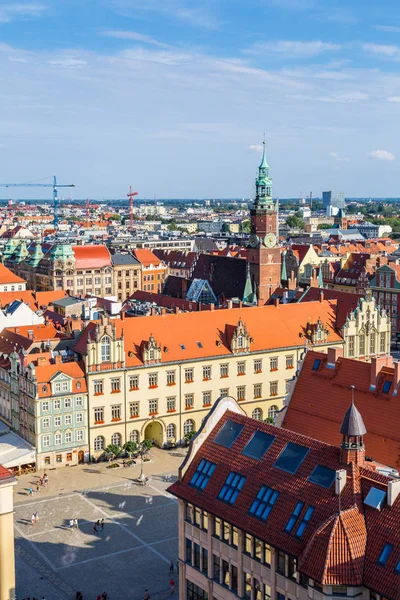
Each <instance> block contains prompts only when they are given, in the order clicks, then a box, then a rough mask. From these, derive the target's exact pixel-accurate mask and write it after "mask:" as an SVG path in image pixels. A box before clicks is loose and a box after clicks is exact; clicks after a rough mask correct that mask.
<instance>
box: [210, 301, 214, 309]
mask: <svg viewBox="0 0 400 600" xmlns="http://www.w3.org/2000/svg"><path fill="white" fill-rule="evenodd" d="M214 309H215V304H214V302H211V304H210V310H211V311H213V310H214Z"/></svg>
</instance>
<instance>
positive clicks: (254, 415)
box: [251, 408, 262, 421]
mask: <svg viewBox="0 0 400 600" xmlns="http://www.w3.org/2000/svg"><path fill="white" fill-rule="evenodd" d="M251 417H252V418H253V419H256V421H262V410H261V408H255V409H254V410H253V412H252V413H251Z"/></svg>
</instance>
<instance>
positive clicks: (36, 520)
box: [31, 512, 39, 525]
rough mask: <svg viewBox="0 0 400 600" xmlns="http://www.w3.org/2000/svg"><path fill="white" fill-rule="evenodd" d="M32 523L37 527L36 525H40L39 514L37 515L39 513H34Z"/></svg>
mask: <svg viewBox="0 0 400 600" xmlns="http://www.w3.org/2000/svg"><path fill="white" fill-rule="evenodd" d="M31 523H32V525H36V523H39V513H37V512H35V513H32V516H31Z"/></svg>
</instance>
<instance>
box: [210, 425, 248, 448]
mask: <svg viewBox="0 0 400 600" xmlns="http://www.w3.org/2000/svg"><path fill="white" fill-rule="evenodd" d="M242 429H243V425H240V424H239V423H235V421H230V420H229V419H228V420H227V421H225V423H224V424H223V426H222V428H221V429H220V431H219V432H218V433H217V435H216V436H215V438H214V442H215V443H216V444H219V445H220V446H225V448H230V447H231V446H232V444H233V442H234V441H235V440H236V438H237V437H238V435H239V434H240V432H241V431H242Z"/></svg>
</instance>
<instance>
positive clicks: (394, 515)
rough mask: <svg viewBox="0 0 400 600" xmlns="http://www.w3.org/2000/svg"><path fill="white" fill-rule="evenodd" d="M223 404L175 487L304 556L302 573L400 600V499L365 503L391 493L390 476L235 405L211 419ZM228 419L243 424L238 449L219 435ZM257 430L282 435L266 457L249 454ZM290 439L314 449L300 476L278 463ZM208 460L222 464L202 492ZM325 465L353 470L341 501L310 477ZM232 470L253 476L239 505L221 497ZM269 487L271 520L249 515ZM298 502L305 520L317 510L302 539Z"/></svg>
mask: <svg viewBox="0 0 400 600" xmlns="http://www.w3.org/2000/svg"><path fill="white" fill-rule="evenodd" d="M221 401H222V402H223V401H224V400H223V399H222V400H221ZM217 406H218V405H216V406H214V408H213V410H212V411H211V412H210V413H209V415H208V417H207V418H206V420H205V422H203V425H202V427H201V429H200V431H199V438H198V440H195V441H194V442H192V444H191V447H190V449H189V454H188V456H187V458H186V459H185V462H184V464H183V466H184V470H183V469H182V468H181V470H180V473H179V479H178V480H177V481H176V482H175V483H174V484H173V485H172V486H171V487H170V488H169V490H168V491H169V492H171V493H172V494H174V495H176V496H177V497H179V498H181V499H183V500H185V501H187V502H190V503H193V504H194V505H195V506H198V507H200V508H202V509H204V510H206V511H209V512H210V513H211V514H213V515H215V516H217V517H220V518H221V519H224V520H226V521H227V522H229V523H231V524H232V525H235V526H236V527H238V528H240V529H242V530H243V531H245V532H248V533H250V534H251V535H254V536H256V537H257V538H259V539H262V540H264V541H266V542H267V543H268V544H270V545H272V546H273V547H274V548H278V549H280V550H283V551H284V552H285V553H287V554H289V555H291V556H295V557H297V558H298V565H299V566H298V568H299V571H300V572H301V573H304V574H306V575H308V576H310V577H312V578H315V579H316V580H317V581H318V582H320V583H322V584H326V585H349V586H357V585H366V586H368V587H370V588H371V589H373V590H374V591H376V592H377V593H379V594H381V595H383V596H384V597H385V598H388V599H389V600H399V598H400V596H399V590H400V587H399V576H398V575H395V573H394V566H395V564H397V563H396V561H398V560H400V527H399V526H398V524H399V522H400V496H398V497H397V499H396V500H395V502H394V504H393V506H388V505H387V504H384V505H383V507H382V508H381V510H380V511H378V510H375V509H373V508H370V507H368V506H366V505H365V504H364V502H363V500H364V499H365V497H366V495H367V493H368V491H369V489H370V488H371V486H374V487H380V488H383V489H386V490H387V486H388V483H389V479H388V478H386V477H384V476H382V475H381V474H379V473H377V472H375V470H374V469H373V468H372V467H369V466H368V463H365V466H361V467H358V466H357V465H355V464H354V463H350V464H345V463H344V462H343V461H341V458H340V455H341V453H340V449H339V448H338V447H335V446H330V445H328V444H324V443H322V442H318V441H317V440H315V439H312V438H310V437H306V436H302V435H299V434H297V433H295V432H292V431H289V430H286V429H279V428H277V427H274V426H272V425H268V424H267V423H264V422H260V421H256V420H254V419H250V418H249V417H246V416H244V415H243V414H238V413H237V412H233V411H231V410H227V411H226V412H225V413H224V414H223V415H222V417H221V418H220V420H219V421H218V422H217V423H216V424H215V425H214V424H213V422H212V420H211V419H212V418H213V414H216V412H217ZM347 407H348V405H347ZM341 416H343V414H342V415H341ZM228 419H229V420H231V421H234V422H235V423H238V424H240V425H242V426H243V429H242V430H241V432H240V434H239V435H238V437H237V438H236V440H235V441H234V442H233V444H232V445H231V447H230V448H226V447H224V446H221V445H219V444H216V443H215V442H214V439H215V436H216V434H217V433H218V432H219V431H220V430H221V428H222V426H223V425H224V423H225V422H226V421H227V420H228ZM255 431H262V432H265V433H267V434H269V435H271V436H273V437H274V441H273V442H272V444H271V445H270V447H269V448H268V450H267V452H266V453H265V455H264V456H263V457H262V458H261V460H255V459H253V458H250V457H248V456H246V455H244V454H243V453H242V452H243V450H244V448H245V446H246V444H247V443H248V441H249V440H250V439H251V438H252V436H253V435H254V433H255ZM200 436H204V438H203V439H201V437H200ZM288 442H292V443H295V444H299V445H301V446H303V447H306V448H308V453H307V454H306V455H305V457H304V460H303V461H302V462H301V463H300V465H299V467H298V468H297V470H296V472H295V473H293V474H292V473H289V472H287V471H284V470H282V469H279V468H277V467H276V466H275V462H276V460H277V458H278V456H279V455H280V453H281V452H282V451H283V449H284V448H285V447H286V444H287V443H288ZM197 443H198V444H199V445H198V446H197V445H196V444H197ZM202 459H205V460H208V461H210V462H212V463H214V464H215V465H216V467H215V470H214V472H213V474H212V475H211V477H210V479H209V481H208V483H207V485H206V486H205V488H204V489H203V490H199V489H197V488H195V487H193V486H191V485H190V483H189V482H190V481H191V479H192V477H193V475H194V473H195V471H196V469H197V467H198V465H199V464H200V461H201V460H202ZM317 465H322V466H325V467H327V468H330V469H332V470H334V471H337V470H339V469H343V470H345V471H346V472H347V475H346V480H345V485H344V488H343V490H342V492H341V494H340V504H339V497H338V495H337V494H336V493H335V484H334V483H333V484H332V485H331V486H330V487H329V488H325V487H322V486H318V485H316V484H314V483H312V482H311V481H309V477H310V475H311V473H312V472H313V470H314V468H315V467H316V466H317ZM231 472H235V473H238V474H239V475H243V476H245V477H246V479H245V482H244V484H243V487H242V489H241V491H240V492H239V494H238V496H237V499H236V501H235V502H234V504H232V505H231V504H228V503H226V502H224V501H222V500H219V499H218V495H219V493H220V491H221V489H222V487H223V485H224V483H225V481H226V479H227V477H228V475H229V473H231ZM261 486H268V487H270V488H272V489H273V490H276V491H277V492H279V496H278V498H277V500H276V502H275V504H274V506H273V507H272V510H271V512H270V514H269V516H268V517H267V519H266V521H262V520H259V519H257V518H256V517H254V516H251V515H250V514H249V511H250V508H251V506H252V503H253V501H254V500H255V498H256V495H257V494H258V493H259V491H260V489H261ZM298 502H303V507H302V509H301V512H300V517H299V519H301V518H302V517H303V516H304V514H305V511H306V510H307V508H308V507H310V506H311V507H314V512H313V513H312V516H311V518H310V520H309V522H308V524H307V526H306V528H305V530H304V532H303V535H302V536H301V537H297V536H296V535H294V533H296V528H297V526H298V523H299V520H298V521H297V523H296V525H295V528H294V529H293V532H291V533H287V532H286V531H285V528H286V525H287V523H288V521H289V518H290V517H291V515H292V513H293V511H294V508H295V507H296V505H297V503H298ZM387 542H388V543H391V544H393V546H394V550H393V557H392V558H391V560H390V563H388V565H387V567H378V566H377V564H376V563H377V560H378V558H379V555H380V553H381V551H382V548H383V545H384V543H387Z"/></svg>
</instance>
